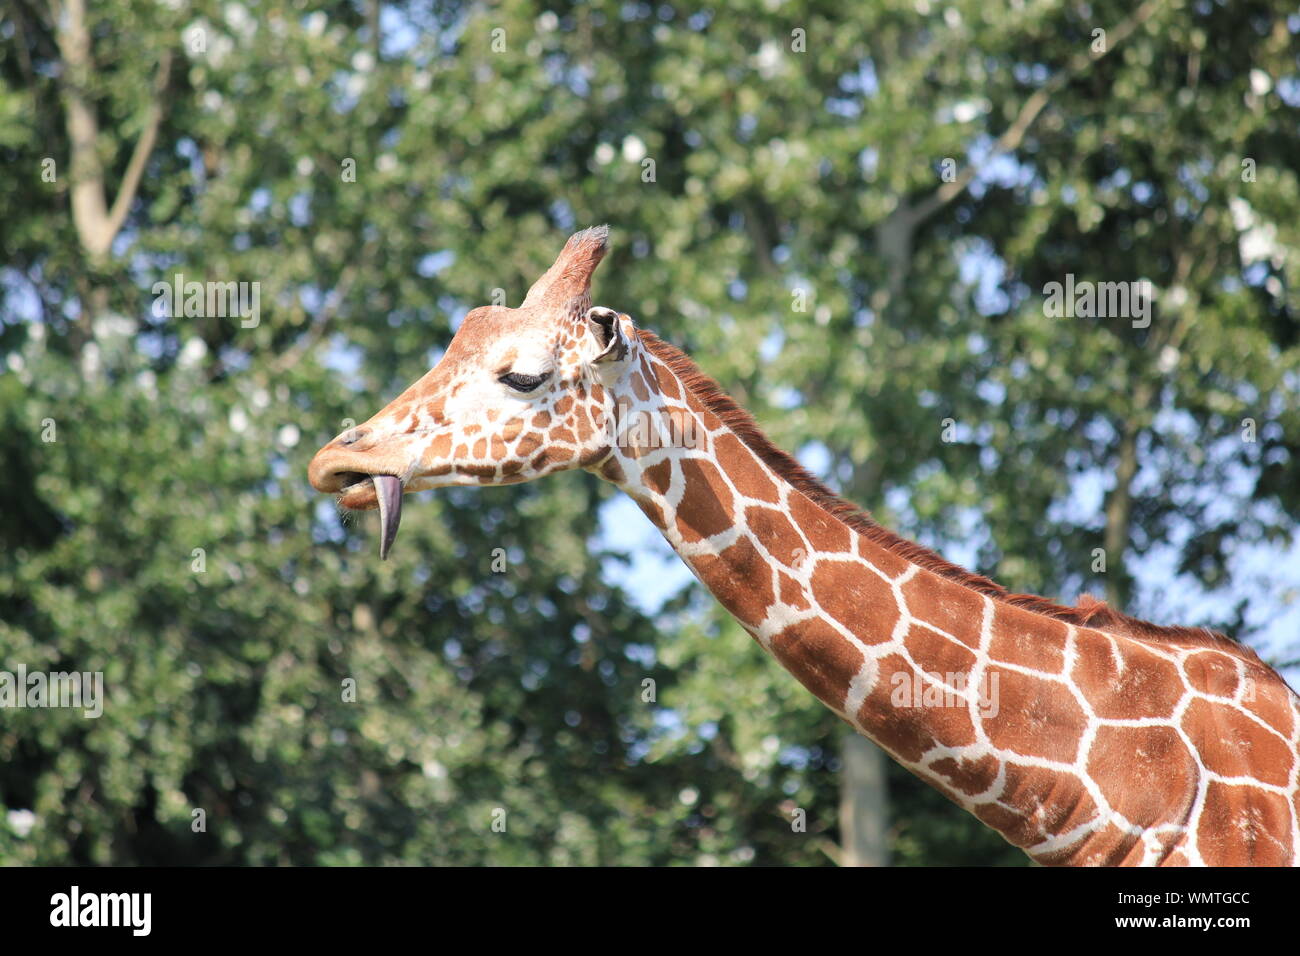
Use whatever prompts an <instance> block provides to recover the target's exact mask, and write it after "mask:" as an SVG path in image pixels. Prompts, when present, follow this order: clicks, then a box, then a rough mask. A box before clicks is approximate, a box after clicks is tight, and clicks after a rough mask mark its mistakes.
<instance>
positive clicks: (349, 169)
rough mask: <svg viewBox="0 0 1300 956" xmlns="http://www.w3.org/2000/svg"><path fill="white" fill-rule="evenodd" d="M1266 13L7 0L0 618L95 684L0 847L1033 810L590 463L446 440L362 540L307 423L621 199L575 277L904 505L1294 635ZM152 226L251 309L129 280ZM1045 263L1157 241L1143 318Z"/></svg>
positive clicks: (1290, 19)
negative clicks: (795, 640)
mask: <svg viewBox="0 0 1300 956" xmlns="http://www.w3.org/2000/svg"><path fill="white" fill-rule="evenodd" d="M1298 36H1300V14H1296V12H1295V10H1294V5H1288V4H1285V3H1281V2H1234V3H1232V4H1227V3H1216V2H1212V0H1200V2H1193V3H1178V2H1174V0H1168V2H1156V0H1151V2H1147V3H1145V4H1141V5H1139V6H1136V7H1135V6H1133V5H1132V4H1129V3H1120V2H1100V3H1090V4H1084V3H1068V2H1048V3H1028V2H1026V3H1010V4H1006V5H1002V6H999V5H991V6H990V5H988V4H982V3H976V2H973V0H972V2H965V0H957V2H952V3H938V2H934V0H909V2H882V3H873V4H870V5H857V6H853V5H850V6H847V7H846V6H845V5H843V4H832V3H818V2H812V3H805V4H779V3H774V2H765V0H741V2H732V3H729V4H727V5H725V6H720V7H717V8H713V9H709V8H703V9H697V8H695V7H679V6H676V5H673V4H669V3H663V4H646V3H603V2H596V3H587V4H555V5H546V6H540V5H537V4H534V3H526V2H518V0H506V2H503V3H500V4H496V5H492V6H488V5H485V4H476V3H454V2H447V3H441V2H434V3H429V2H411V3H380V2H377V0H374V2H369V0H355V2H347V3H325V4H320V3H314V4H307V3H305V2H304V3H287V2H285V3H276V2H267V3H252V2H243V3H241V2H222V3H218V2H189V0H167V2H162V3H157V4H142V3H139V2H128V0H104V2H100V3H95V4H93V5H86V4H84V3H83V2H82V0H59V2H55V3H44V2H37V0H11V2H10V3H9V4H8V5H6V7H5V8H4V10H3V12H2V13H0V44H2V45H0V159H2V161H3V168H4V170H5V173H6V175H5V176H3V177H0V249H2V250H3V259H2V260H0V322H2V324H0V357H3V361H4V370H3V372H2V373H0V424H3V428H0V448H2V451H3V460H4V462H5V468H4V469H3V472H0V500H2V501H4V502H6V504H5V505H4V511H5V514H4V518H5V520H4V521H3V522H0V667H12V666H16V664H18V663H22V664H24V665H26V666H27V667H28V668H29V669H32V670H37V669H41V670H71V669H76V670H102V671H104V672H105V681H106V687H107V694H108V700H107V702H106V706H105V710H104V716H103V717H102V718H100V719H98V720H86V719H84V718H82V717H81V716H80V715H79V714H73V713H72V712H67V711H59V710H45V711H43V710H13V711H11V710H5V711H0V804H3V808H4V810H5V814H4V816H3V817H0V860H3V861H4V862H8V863H33V862H36V863H92V862H93V863H270V864H274V863H299V864H301V863H323V864H330V863H396V862H402V863H497V864H503V863H630V864H636V863H659V864H667V863H722V864H775V863H781V864H801V865H813V864H826V863H832V862H863V861H865V862H884V861H890V862H894V863H899V864H943V863H1008V864H1017V863H1021V862H1023V857H1022V856H1021V855H1020V854H1019V852H1018V851H1016V850H1014V849H1012V848H1010V847H1008V846H1006V845H1005V844H1004V843H1002V841H1001V840H1000V838H998V837H996V836H995V835H993V834H992V833H991V832H989V831H987V830H985V829H984V828H983V827H982V826H981V825H979V824H978V823H977V822H975V821H974V820H973V819H971V818H968V817H966V816H965V815H964V814H963V813H961V812H960V811H958V810H956V809H955V808H954V807H952V806H951V805H949V804H948V803H947V802H946V801H945V800H943V799H942V798H941V797H939V796H938V795H937V794H935V793H933V792H932V791H931V790H929V789H928V788H926V787H924V786H922V785H921V784H919V783H918V782H917V781H915V780H914V779H913V778H911V777H910V776H909V775H907V774H906V773H905V772H903V771H901V770H900V769H899V768H897V767H896V766H894V765H893V764H888V765H887V766H886V765H885V764H883V763H882V762H881V760H880V757H879V754H878V752H876V751H874V749H873V748H871V747H870V746H869V745H866V744H865V743H862V744H859V743H857V742H856V738H846V737H844V736H843V735H842V734H841V731H840V727H839V722H838V721H836V720H835V718H834V717H833V716H832V715H831V714H830V713H829V712H827V711H825V710H824V708H822V707H821V705H820V704H818V703H817V702H816V701H815V700H814V699H813V698H812V697H811V696H810V695H808V694H807V693H806V692H805V691H803V690H802V688H800V687H798V686H797V685H796V684H795V682H794V681H792V680H791V679H790V678H789V677H788V676H787V675H786V674H784V673H783V672H782V671H781V670H780V669H779V668H778V667H777V666H776V665H775V664H774V663H773V662H771V661H770V660H768V659H767V658H765V657H764V656H763V655H762V654H761V653H760V652H759V651H758V650H757V649H756V648H755V647H754V646H753V644H752V642H751V641H750V640H749V638H748V637H747V636H746V635H745V634H744V633H743V632H742V631H741V630H740V629H739V627H738V626H736V625H734V624H733V623H732V622H731V621H730V619H728V618H727V617H726V616H725V614H723V613H722V612H721V611H720V609H718V608H717V607H716V606H715V605H714V603H713V602H712V600H711V598H709V596H708V595H707V594H705V593H703V592H702V591H700V590H699V589H698V588H697V587H695V586H694V585H693V584H692V583H690V579H689V577H688V576H687V575H685V573H684V570H679V566H678V565H677V564H675V563H673V562H675V558H673V559H671V561H670V560H669V557H668V556H667V552H666V546H664V545H662V543H661V542H656V540H655V538H654V536H653V531H652V529H650V528H649V526H648V524H646V523H645V522H644V519H643V518H641V516H640V515H639V514H636V515H630V513H629V509H628V508H627V507H626V506H625V505H624V504H622V503H620V502H619V500H618V499H617V498H616V497H613V496H612V494H611V492H612V489H610V488H608V487H603V486H601V485H600V484H599V483H598V482H597V481H596V480H595V479H592V478H589V477H584V476H577V475H571V476H567V477H564V478H556V479H552V480H550V481H547V482H542V483H539V484H536V485H529V486H524V487H516V488H507V489H488V490H482V491H477V490H476V491H450V492H439V493H433V494H427V495H423V496H421V498H422V499H425V500H422V501H421V503H420V504H419V505H418V506H416V507H411V508H409V509H408V512H407V515H406V518H405V520H404V523H403V533H402V541H401V543H400V544H399V546H398V547H397V549H396V550H395V552H394V555H393V557H392V558H391V559H390V561H389V562H388V563H387V564H384V565H380V564H379V563H378V561H377V560H376V555H375V541H374V534H373V531H374V528H373V519H371V518H368V517H365V518H361V519H360V520H358V521H356V522H355V523H347V522H344V521H342V520H341V519H340V517H339V516H338V515H337V514H336V512H335V509H334V506H333V504H332V503H331V502H329V501H327V500H323V499H321V497H320V496H318V495H316V494H315V493H314V492H312V490H311V489H310V488H309V487H308V485H307V483H306V480H305V467H306V463H307V461H308V460H309V458H310V456H311V454H312V453H313V452H314V451H315V449H316V448H317V447H319V446H320V445H321V444H322V443H323V442H324V441H326V440H328V439H329V438H330V437H332V436H333V435H335V434H337V433H338V432H339V431H341V430H342V429H343V428H344V427H346V423H347V421H348V420H355V421H359V420H363V419H364V418H366V417H368V416H369V415H370V414H371V413H373V412H374V411H375V410H376V409H378V408H379V407H380V406H381V405H382V404H383V402H385V401H386V400H387V399H388V398H390V397H391V396H392V395H394V394H395V393H396V392H397V391H398V390H399V389H400V388H402V387H404V386H405V385H406V384H407V383H409V382H410V381H412V380H413V379H415V378H416V377H417V376H419V375H420V374H422V373H423V372H424V371H425V370H426V369H427V368H428V367H429V365H430V364H431V363H432V362H433V361H435V360H436V358H437V356H438V354H439V350H440V349H441V348H442V347H445V345H446V343H447V341H448V340H449V338H450V335H451V333H452V331H453V330H454V329H455V327H456V325H457V323H458V322H459V320H460V318H461V317H462V316H463V315H464V313H465V311H466V310H467V309H469V308H471V307H473V306H476V305H479V304H483V303H486V302H488V301H490V300H491V299H492V297H493V294H494V292H496V290H501V292H502V294H504V296H505V300H506V302H507V303H508V304H517V303H518V301H519V300H520V299H521V298H522V296H523V293H524V291H525V290H526V289H527V287H528V284H529V283H530V282H531V280H532V279H533V278H535V277H536V276H537V275H538V274H539V273H540V272H541V271H542V270H543V269H544V268H545V267H546V266H547V265H548V264H549V263H550V261H551V260H552V258H553V257H554V255H555V252H556V251H557V250H558V248H559V246H560V244H561V243H562V241H563V239H564V237H565V236H566V235H567V233H568V232H570V231H572V230H574V229H577V228H581V227H583V226H586V225H590V224H593V223H597V222H606V221H608V222H610V223H611V224H612V225H613V227H614V248H613V251H612V253H611V255H610V257H609V260H608V261H607V262H606V263H605V265H603V266H602V267H601V271H600V272H599V273H598V275H597V285H596V290H595V291H596V296H597V299H598V301H600V302H602V303H603V304H608V305H611V306H616V307H618V308H620V309H623V310H626V311H628V312H630V313H631V314H632V315H633V316H634V317H635V319H636V320H637V321H638V322H639V323H640V324H642V325H644V326H646V327H649V328H652V329H654V330H656V331H657V332H659V333H660V334H662V335H663V336H665V337H666V338H668V339H669V340H671V341H674V342H676V343H677V344H679V345H681V346H683V347H684V348H686V349H687V350H688V351H689V352H690V353H691V354H693V355H694V357H695V358H696V359H697V361H698V362H699V363H700V364H701V365H702V366H703V367H704V368H705V369H706V370H707V371H709V372H710V374H712V375H714V376H715V377H717V378H718V379H719V380H720V381H721V382H722V383H723V384H724V385H725V386H726V387H727V388H728V389H729V390H730V391H731V392H732V393H733V394H734V396H735V397H736V398H737V399H738V400H739V401H741V402H742V403H743V404H745V405H747V406H748V407H749V408H751V409H752V410H753V411H754V412H755V414H756V415H757V416H758V418H759V420H760V421H762V422H763V423H765V424H766V425H767V426H768V428H769V432H770V434H771V435H772V437H773V438H774V439H775V440H776V441H777V442H778V443H779V444H782V445H784V446H785V447H788V448H791V449H792V450H795V451H797V452H798V453H799V455H800V457H801V458H802V459H803V460H804V461H805V462H806V463H808V464H809V465H810V466H811V467H813V468H814V469H816V470H817V471H819V472H820V473H821V474H822V475H823V476H824V477H825V478H826V479H827V481H828V482H830V483H831V484H832V485H833V486H835V487H837V488H839V489H841V490H843V491H844V492H845V493H846V494H847V495H848V496H849V497H851V498H853V499H855V500H857V501H858V502H860V503H862V504H864V505H866V506H867V507H869V508H871V509H872V510H873V511H874V512H875V513H876V515H877V517H878V518H879V519H880V520H881V521H883V522H884V523H887V524H890V525H892V526H894V527H896V528H898V529H899V530H900V531H902V532H903V533H906V534H910V535H913V536H915V537H917V538H918V539H919V540H921V541H923V542H924V543H926V544H929V545H931V546H933V547H936V548H938V549H939V550H941V551H942V552H944V553H945V554H947V555H949V556H951V557H953V558H955V559H957V560H960V561H962V562H963V563H965V564H967V565H968V566H970V567H972V568H974V569H976V570H979V571H981V572H984V573H987V574H990V575H992V576H994V577H995V578H997V579H998V580H1000V581H1002V582H1003V583H1005V584H1007V585H1008V586H1010V587H1012V588H1014V589H1017V590H1032V591H1039V592H1041V593H1046V594H1048V595H1052V596H1060V597H1062V598H1065V599H1073V598H1074V597H1076V596H1077V595H1078V594H1080V593H1083V592H1085V591H1092V592H1095V593H1099V594H1104V595H1105V596H1107V597H1109V598H1110V599H1111V600H1114V601H1116V602H1117V603H1119V604H1121V605H1123V606H1125V607H1126V608H1128V609H1129V610H1131V611H1134V612H1137V613H1141V614H1144V615H1147V616H1150V617H1152V618H1154V619H1156V620H1159V621H1161V622H1165V623H1184V624H1197V625H1207V626H1217V627H1221V628H1224V629H1226V630H1228V631H1229V632H1230V633H1232V634H1234V635H1235V636H1237V637H1239V638H1242V639H1249V640H1251V641H1252V643H1255V644H1256V646H1258V647H1259V648H1260V650H1261V652H1262V653H1263V654H1264V655H1265V657H1266V658H1269V659H1271V660H1273V661H1275V662H1277V663H1279V664H1282V665H1288V664H1292V665H1293V664H1295V658H1296V657H1297V656H1298V655H1300V638H1297V636H1296V635H1297V634H1298V633H1300V615H1298V614H1297V595H1298V594H1300V573H1298V572H1297V566H1298V565H1300V561H1297V560H1296V558H1297V557H1298V556H1300V551H1298V550H1297V545H1296V541H1295V533H1294V531H1295V519H1296V515H1297V511H1298V510H1300V480H1297V479H1300V475H1298V474H1297V467H1298V466H1297V452H1300V448H1298V447H1297V443H1298V442H1300V438H1298V437H1297V436H1300V346H1298V345H1297V338H1298V335H1297V333H1298V332H1300V293H1298V292H1297V289H1300V253H1298V252H1297V249H1298V248H1300V242H1298V241H1297V240H1298V238H1300V237H1297V229H1300V184H1298V182H1297V171H1296V164H1295V157H1296V156H1298V155H1300V59H1298V57H1300V45H1298V43H1297V37H1298ZM177 273H181V274H182V275H183V276H184V277H185V279H186V281H195V280H197V281H220V282H231V281H236V282H238V281H248V282H252V281H256V282H259V283H260V289H261V318H260V321H259V322H258V323H257V324H256V325H255V326H252V327H246V323H242V322H241V321H240V320H239V319H238V318H237V317H235V318H230V317H225V318H223V317H213V316H209V317H191V318H187V317H181V318H172V317H171V316H170V315H160V314H158V310H156V309H155V301H156V297H155V295H154V293H153V287H154V283H156V282H160V281H163V282H170V281H171V280H172V277H173V276H174V275H175V274H177ZM1067 274H1073V275H1074V276H1076V277H1077V278H1078V279H1079V280H1092V281H1134V280H1148V281H1150V282H1151V283H1152V287H1153V288H1154V289H1155V293H1156V296H1155V305H1154V310H1153V315H1152V321H1151V323H1150V325H1149V327H1147V328H1134V327H1133V326H1132V324H1131V323H1130V322H1128V321H1125V320H1122V319H1115V318H1099V319H1085V318H1053V317H1051V316H1049V315H1048V314H1047V311H1046V310H1045V309H1044V287H1045V285H1046V284H1047V283H1049V282H1054V281H1064V279H1065V276H1066V275H1067ZM1247 423H1249V424H1247ZM51 438H53V439H54V440H50V439H51ZM632 510H634V509H632ZM1099 555H1100V557H1101V559H1102V561H1103V562H1104V563H1103V564H1099V563H1098V559H1099ZM503 560H504V562H505V570H504V571H503V572H499V571H496V570H494V567H493V565H494V561H496V562H497V567H498V568H499V567H500V566H501V565H500V562H501V561H503ZM1101 568H1104V570H1101ZM647 680H649V681H653V684H652V685H647V684H646V683H645V682H646V681H647ZM346 681H353V682H355V695H356V696H355V701H350V700H345V699H344V693H345V689H346V688H347V687H350V686H352V685H350V684H349V685H345V682H346ZM651 691H653V693H651ZM649 697H653V699H647V698H649ZM846 767H847V768H848V769H847V770H846ZM882 780H885V781H887V786H884V787H882V786H881V785H880V782H881V781H882ZM842 781H843V782H845V785H844V786H843V790H844V799H843V801H841V795H840V793H839V790H840V789H841V782H842ZM886 791H887V792H888V795H889V799H888V801H887V802H886V801H885V800H884V794H885V793H886ZM198 810H201V811H203V813H202V814H201V815H197V814H196V811H198ZM800 810H802V811H803V812H804V813H805V814H806V821H807V824H806V828H800V827H795V826H792V822H793V821H794V820H795V819H798V818H799V816H800V815H799V813H798V811H800ZM501 812H504V815H505V819H506V821H507V822H506V829H505V832H504V833H502V832H496V831H495V830H494V829H493V823H494V821H495V820H500V819H501ZM200 818H201V819H202V820H203V822H204V824H205V826H204V828H203V829H201V830H199V829H197V824H196V820H198V819H200ZM841 820H843V825H842V824H841ZM196 830H197V832H196Z"/></svg>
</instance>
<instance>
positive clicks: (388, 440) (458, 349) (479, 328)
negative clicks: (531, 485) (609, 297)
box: [308, 226, 635, 557]
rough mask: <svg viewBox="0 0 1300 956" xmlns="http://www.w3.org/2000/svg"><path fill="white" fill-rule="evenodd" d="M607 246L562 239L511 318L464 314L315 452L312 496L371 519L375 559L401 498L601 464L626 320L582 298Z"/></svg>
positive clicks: (628, 340) (599, 236) (604, 233)
mask: <svg viewBox="0 0 1300 956" xmlns="http://www.w3.org/2000/svg"><path fill="white" fill-rule="evenodd" d="M608 237H609V229H608V227H607V226H599V227H595V228H592V229H586V230H584V231H582V232H579V233H577V234H576V235H574V236H572V237H570V239H569V241H568V242H567V243H566V244H565V246H564V249H563V251H562V252H561V253H560V255H559V258H557V259H556V260H555V264H554V265H552V266H551V268H550V269H548V270H547V271H546V273H545V275H543V276H542V277H541V278H540V279H538V280H537V282H535V283H534V284H533V286H532V288H531V289H529V290H528V295H527V297H526V298H525V299H524V301H523V304H522V305H520V306H519V308H517V309H510V308H504V307H500V306H487V307H484V308H478V309H474V310H473V311H471V312H470V313H469V314H468V315H467V316H466V317H465V320H464V322H463V323H462V324H461V326H460V328H459V329H458V330H457V331H456V334H455V336H454V337H453V338H452V340H451V344H450V345H449V346H448V347H447V351H446V353H445V354H444V355H443V357H442V359H441V360H440V361H439V362H438V364H437V365H435V366H434V367H433V368H432V369H431V370H430V371H429V372H428V373H427V374H426V375H425V376H424V377H423V378H421V379H420V380H419V381H417V382H416V383H415V384H414V385H412V386H411V387H410V388H408V389H406V391H404V392H403V393H402V394H401V395H399V396H398V397H397V398H395V399H393V401H392V402H390V403H389V404H388V405H387V406H386V407H385V408H384V409H383V410H381V411H380V412H379V413H378V414H376V415H374V416H373V417H372V418H370V419H369V420H368V421H366V422H364V423H362V424H361V425H358V426H356V427H355V428H350V429H348V430H347V431H345V432H343V433H342V434H341V435H339V436H338V437H337V438H335V439H334V440H333V441H331V442H329V443H328V444H327V445H325V447H323V448H322V449H320V451H318V452H317V453H316V456H315V458H313V459H312V462H311V465H310V467H309V469H308V477H309V479H310V480H311V483H312V485H313V486H314V487H315V488H316V489H317V490H318V491H323V492H326V493H332V494H338V495H339V503H340V504H341V505H342V506H343V507H344V508H349V509H359V510H370V509H374V508H378V509H379V511H380V517H381V524H382V538H381V541H380V556H381V557H387V554H388V549H389V548H390V547H391V545H392V542H393V539H394V538H395V537H396V535H397V527H398V522H399V521H400V519H401V509H402V495H403V494H404V493H406V492H411V491H422V490H424V489H426V488H439V487H446V486H448V485H500V484H514V483H518V482H523V481H530V480H532V479H533V478H538V477H541V476H542V475H546V474H550V473H551V472H555V471H564V470H566V469H570V468H579V467H582V468H586V467H590V466H592V465H594V464H597V463H599V462H600V461H602V460H603V459H604V458H605V457H607V456H608V454H609V451H610V438H609V433H610V431H611V430H610V429H609V428H607V422H608V421H610V420H611V414H612V412H611V409H612V405H611V385H612V384H613V383H614V382H616V381H617V380H618V378H620V377H621V375H622V371H623V367H624V366H625V365H626V363H627V361H628V356H629V351H630V350H631V348H632V347H633V341H634V339H635V336H634V335H633V334H632V326H631V322H630V320H629V319H628V317H627V316H626V315H620V314H618V313H616V312H614V311H613V310H611V309H606V308H601V307H595V308H593V307H592V305H591V299H590V297H589V294H588V291H589V289H590V287H591V273H592V271H593V270H594V269H595V268H596V266H597V264H599V262H600V260H601V259H602V258H603V257H604V255H605V249H606V245H607V243H608Z"/></svg>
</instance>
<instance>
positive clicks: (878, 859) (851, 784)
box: [840, 733, 889, 866]
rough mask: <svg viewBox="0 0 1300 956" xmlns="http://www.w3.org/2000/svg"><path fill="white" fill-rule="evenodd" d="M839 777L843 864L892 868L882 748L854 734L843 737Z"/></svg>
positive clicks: (841, 856)
mask: <svg viewBox="0 0 1300 956" xmlns="http://www.w3.org/2000/svg"><path fill="white" fill-rule="evenodd" d="M841 756H842V757H843V760H844V769H843V772H842V774H841V776H840V844H841V847H840V864H841V865H842V866H888V865H889V791H888V789H887V786H886V783H885V769H886V764H885V761H886V760H887V759H888V758H887V757H886V756H885V754H884V752H883V751H881V749H880V748H879V747H877V746H876V745H875V744H873V743H872V742H871V741H870V740H867V739H866V738H865V737H861V736H859V735H858V734H855V733H846V734H845V735H844V744H843V747H842V750H841Z"/></svg>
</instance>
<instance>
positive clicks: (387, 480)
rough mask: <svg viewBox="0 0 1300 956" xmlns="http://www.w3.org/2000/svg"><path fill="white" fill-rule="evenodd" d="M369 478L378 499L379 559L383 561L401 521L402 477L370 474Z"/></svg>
mask: <svg viewBox="0 0 1300 956" xmlns="http://www.w3.org/2000/svg"><path fill="white" fill-rule="evenodd" d="M370 480H371V481H372V482H373V483H374V485H375V496H376V497H377V498H378V499H379V527H380V529H381V532H380V534H381V537H380V539H379V560H381V561H383V560H385V559H387V557H388V549H389V548H391V547H392V546H393V541H394V539H396V538H397V526H398V525H399V524H401V523H402V479H400V478H396V477H394V476H393V475H371V476H370Z"/></svg>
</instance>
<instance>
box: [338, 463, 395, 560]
mask: <svg viewBox="0 0 1300 956" xmlns="http://www.w3.org/2000/svg"><path fill="white" fill-rule="evenodd" d="M402 491H403V487H402V479H400V478H398V477H397V476H396V475H364V474H361V473H360V472H355V473H352V474H349V475H346V476H344V486H343V490H342V492H341V493H340V495H339V504H340V505H342V506H343V507H344V508H348V509H351V510H357V511H369V510H371V509H373V508H375V507H378V508H379V528H380V536H379V559H380V560H381V561H383V560H385V559H387V557H388V552H389V550H390V549H391V548H392V546H393V542H394V541H395V540H396V539H397V528H398V526H399V525H400V524H401V523H402Z"/></svg>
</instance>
